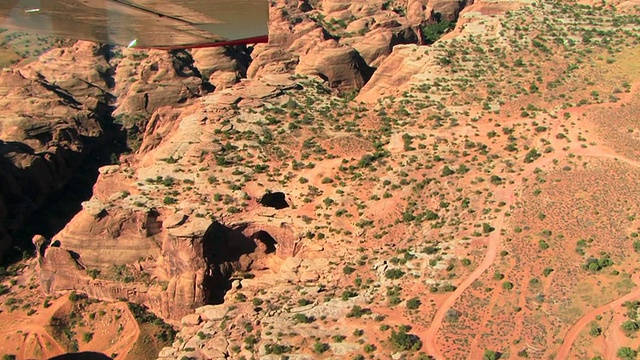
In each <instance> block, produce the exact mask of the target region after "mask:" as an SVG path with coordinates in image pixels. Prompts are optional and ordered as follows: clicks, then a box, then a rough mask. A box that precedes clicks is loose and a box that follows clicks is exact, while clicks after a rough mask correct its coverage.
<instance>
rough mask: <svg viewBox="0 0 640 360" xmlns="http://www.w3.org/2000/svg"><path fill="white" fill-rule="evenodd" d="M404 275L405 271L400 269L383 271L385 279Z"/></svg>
mask: <svg viewBox="0 0 640 360" xmlns="http://www.w3.org/2000/svg"><path fill="white" fill-rule="evenodd" d="M404 275H405V272H404V271H402V270H400V269H389V270H387V271H386V272H385V274H384V277H386V278H387V279H392V280H396V279H400V278H401V277H403V276H404Z"/></svg>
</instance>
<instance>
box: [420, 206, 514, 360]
mask: <svg viewBox="0 0 640 360" xmlns="http://www.w3.org/2000/svg"><path fill="white" fill-rule="evenodd" d="M503 224H504V215H500V216H499V217H498V218H497V219H496V221H495V222H494V223H493V224H492V226H493V227H494V228H495V230H494V231H493V232H492V233H491V235H489V246H488V248H487V253H486V255H485V257H484V259H483V260H482V262H481V263H480V265H479V266H478V267H477V268H476V269H475V270H474V271H473V272H472V273H471V274H470V275H469V276H468V277H467V278H466V279H465V280H464V281H463V282H462V283H460V285H458V288H457V289H456V290H455V291H454V292H453V293H452V294H451V296H449V297H448V298H447V299H446V300H445V301H444V302H443V303H442V304H441V305H440V307H439V308H438V311H437V312H436V314H435V316H434V317H433V320H432V321H431V325H430V326H429V328H428V329H427V331H426V333H425V334H424V337H423V339H425V347H426V351H427V354H429V355H431V356H433V357H435V358H436V359H444V356H442V354H441V353H440V352H439V351H438V348H437V346H436V335H437V332H438V329H439V328H440V326H441V325H442V321H443V320H444V317H445V315H446V314H447V311H448V310H449V309H450V308H451V307H453V305H454V304H455V302H456V301H457V300H458V298H459V297H460V296H461V295H462V293H463V292H464V291H465V290H467V288H468V287H469V286H470V285H471V284H472V283H473V282H474V281H476V279H478V278H479V277H480V276H481V275H482V274H483V273H484V272H485V271H486V270H487V269H488V268H489V267H490V266H491V265H492V264H493V261H494V260H495V259H496V254H497V252H498V244H499V243H500V236H501V235H500V229H502V227H503Z"/></svg>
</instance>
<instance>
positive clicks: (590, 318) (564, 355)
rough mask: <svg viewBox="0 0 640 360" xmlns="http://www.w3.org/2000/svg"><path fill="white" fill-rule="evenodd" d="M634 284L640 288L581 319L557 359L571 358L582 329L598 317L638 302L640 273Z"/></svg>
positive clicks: (570, 332) (564, 340)
mask: <svg viewBox="0 0 640 360" xmlns="http://www.w3.org/2000/svg"><path fill="white" fill-rule="evenodd" d="M632 279H633V282H634V283H635V284H636V285H637V286H638V288H637V289H636V290H634V291H632V292H630V293H629V294H627V295H625V296H623V297H621V298H619V299H617V300H614V301H612V302H610V303H608V304H605V305H602V306H600V307H599V308H597V309H594V310H592V311H591V312H589V313H588V314H586V315H585V316H583V317H581V318H580V320H578V322H577V323H575V324H574V325H573V326H572V327H571V329H569V332H567V334H566V335H565V336H564V339H563V341H562V346H560V349H558V354H557V356H556V359H566V358H567V356H569V351H570V350H571V346H572V345H573V342H574V341H575V340H576V339H577V338H578V335H580V332H581V331H582V329H583V328H584V327H585V326H586V325H587V324H588V323H590V322H591V321H593V320H595V318H596V316H598V315H601V314H603V313H604V312H605V311H607V310H613V309H615V308H617V307H619V306H622V304H624V303H625V302H627V301H631V300H636V299H639V298H640V273H638V274H634V276H633V278H632Z"/></svg>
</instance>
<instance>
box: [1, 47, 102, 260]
mask: <svg viewBox="0 0 640 360" xmlns="http://www.w3.org/2000/svg"><path fill="white" fill-rule="evenodd" d="M70 64H73V66H70ZM62 69H67V70H62ZM110 71H111V70H110V66H109V64H108V63H107V61H106V60H105V58H104V49H103V48H102V47H99V46H97V45H95V44H89V43H84V42H79V43H77V44H76V45H74V46H73V47H70V48H64V49H55V50H52V52H50V53H47V54H45V55H43V57H42V60H41V61H38V62H33V63H30V64H29V65H27V66H24V67H22V68H18V69H10V70H4V71H3V72H2V74H0V139H2V140H0V184H1V185H0V198H2V200H0V208H1V209H2V210H0V221H1V222H0V229H1V230H0V239H1V243H2V246H0V255H1V254H2V249H5V248H8V246H9V245H8V244H9V239H10V235H11V234H12V233H15V231H17V230H18V229H20V228H21V227H22V226H23V225H24V223H25V221H26V219H27V217H28V216H29V215H30V214H31V213H32V212H33V211H34V210H35V209H37V207H38V206H39V205H40V204H41V203H42V202H43V201H44V200H45V199H46V198H47V196H48V195H49V194H51V193H52V192H53V191H56V190H58V189H60V188H61V187H62V186H63V185H64V184H65V183H66V182H67V180H68V179H69V178H70V176H71V175H72V172H73V171H74V170H75V169H76V168H77V167H78V166H79V165H80V164H81V162H82V161H83V159H84V158H85V156H86V154H87V153H89V152H91V151H92V150H93V149H96V148H98V147H99V146H102V145H104V144H105V143H106V142H107V141H108V140H109V137H110V132H109V131H110V130H108V128H107V127H106V126H107V125H106V124H107V123H108V118H109V112H110V109H109V105H108V104H109V101H110V99H111V94H110V92H109V84H108V76H109V75H108V74H109V72H110ZM8 209H10V210H11V211H8Z"/></svg>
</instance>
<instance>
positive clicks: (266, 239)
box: [253, 230, 278, 254]
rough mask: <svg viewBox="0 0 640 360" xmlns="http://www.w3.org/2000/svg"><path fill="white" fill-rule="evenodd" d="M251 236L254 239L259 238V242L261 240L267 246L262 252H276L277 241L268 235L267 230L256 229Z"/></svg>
mask: <svg viewBox="0 0 640 360" xmlns="http://www.w3.org/2000/svg"><path fill="white" fill-rule="evenodd" d="M253 238H254V239H256V240H260V242H262V243H263V244H264V245H265V246H266V247H267V248H266V250H265V252H264V253H265V254H272V253H275V252H276V245H277V244H278V242H277V241H276V240H275V239H274V238H273V237H272V236H271V235H269V233H268V232H266V231H264V230H260V231H257V232H256V233H255V234H253Z"/></svg>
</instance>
